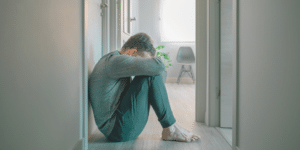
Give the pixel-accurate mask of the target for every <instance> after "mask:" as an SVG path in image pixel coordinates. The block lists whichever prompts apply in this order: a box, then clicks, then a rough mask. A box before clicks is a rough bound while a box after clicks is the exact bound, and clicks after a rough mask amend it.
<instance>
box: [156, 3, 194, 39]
mask: <svg viewBox="0 0 300 150" xmlns="http://www.w3.org/2000/svg"><path fill="white" fill-rule="evenodd" d="M160 18H161V20H160V35H161V40H162V42H195V31H196V30H195V0H162V3H161V11H160Z"/></svg>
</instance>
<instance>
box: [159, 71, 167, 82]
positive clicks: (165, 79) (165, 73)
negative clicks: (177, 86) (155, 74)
mask: <svg viewBox="0 0 300 150" xmlns="http://www.w3.org/2000/svg"><path fill="white" fill-rule="evenodd" d="M167 74H168V72H167V71H164V72H163V73H162V74H161V76H162V80H163V83H166V81H167Z"/></svg>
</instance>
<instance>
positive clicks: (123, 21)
mask: <svg viewBox="0 0 300 150" xmlns="http://www.w3.org/2000/svg"><path fill="white" fill-rule="evenodd" d="M117 12H118V13H117V29H118V30H117V49H118V50H120V49H121V47H122V46H123V44H124V43H125V42H126V41H127V40H128V39H129V38H130V36H131V35H132V23H131V21H132V20H133V19H131V16H132V0H118V3H117Z"/></svg>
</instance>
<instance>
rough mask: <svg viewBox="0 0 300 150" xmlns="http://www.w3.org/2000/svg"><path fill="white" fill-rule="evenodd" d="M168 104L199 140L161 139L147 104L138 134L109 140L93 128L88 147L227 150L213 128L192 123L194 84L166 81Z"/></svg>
mask: <svg viewBox="0 0 300 150" xmlns="http://www.w3.org/2000/svg"><path fill="white" fill-rule="evenodd" d="M166 88H167V91H168V96H169V100H170V105H171V108H172V110H173V114H174V116H175V118H176V120H177V124H179V125H180V126H182V127H184V128H185V129H187V130H189V131H192V132H194V133H196V134H198V135H200V136H201V141H199V140H198V141H195V142H191V143H183V142H173V141H163V140H161V132H162V128H161V125H160V123H159V122H158V121H157V117H156V115H155V112H154V110H153V109H152V107H150V108H151V109H150V115H149V120H148V123H147V125H146V127H145V129H144V130H143V132H142V133H141V134H140V136H139V137H138V138H137V139H136V140H134V141H129V142H119V143H111V142H109V141H108V140H107V139H106V138H105V137H104V135H103V134H102V133H101V132H100V131H99V130H96V131H95V132H94V133H93V135H92V136H91V138H90V139H89V150H97V149H122V150H123V149H125V150H160V149H166V150H184V149H189V150H194V149H195V150H196V149H197V150H219V149H222V150H230V149H231V147H230V145H229V144H228V143H227V142H226V140H225V139H224V138H223V137H222V136H221V135H220V133H219V132H218V131H217V130H216V129H215V128H214V127H207V126H206V125H205V124H204V123H198V122H195V84H179V85H178V84H174V83H166Z"/></svg>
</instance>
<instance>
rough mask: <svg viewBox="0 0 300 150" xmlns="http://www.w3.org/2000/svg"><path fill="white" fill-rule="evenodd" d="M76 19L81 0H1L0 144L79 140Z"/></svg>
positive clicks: (40, 145) (12, 148)
mask: <svg viewBox="0 0 300 150" xmlns="http://www.w3.org/2000/svg"><path fill="white" fill-rule="evenodd" d="M81 18H82V3H81V1H80V0H64V1H49V0H26V1H19V0H9V1H0V20H1V24H0V70H1V71H0V101H1V105H0V120H1V123H0V149H2V150H20V149H22V150H27V149H28V150H41V149H43V150H67V149H71V148H72V147H73V146H74V145H75V144H76V142H77V141H78V140H79V139H80V133H79V131H80V118H79V117H80V99H81V98H80V92H81V91H80V86H81V73H82V72H81V60H82V58H81V53H82V49H83V47H82V38H83V37H82V26H83V23H82V20H81Z"/></svg>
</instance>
